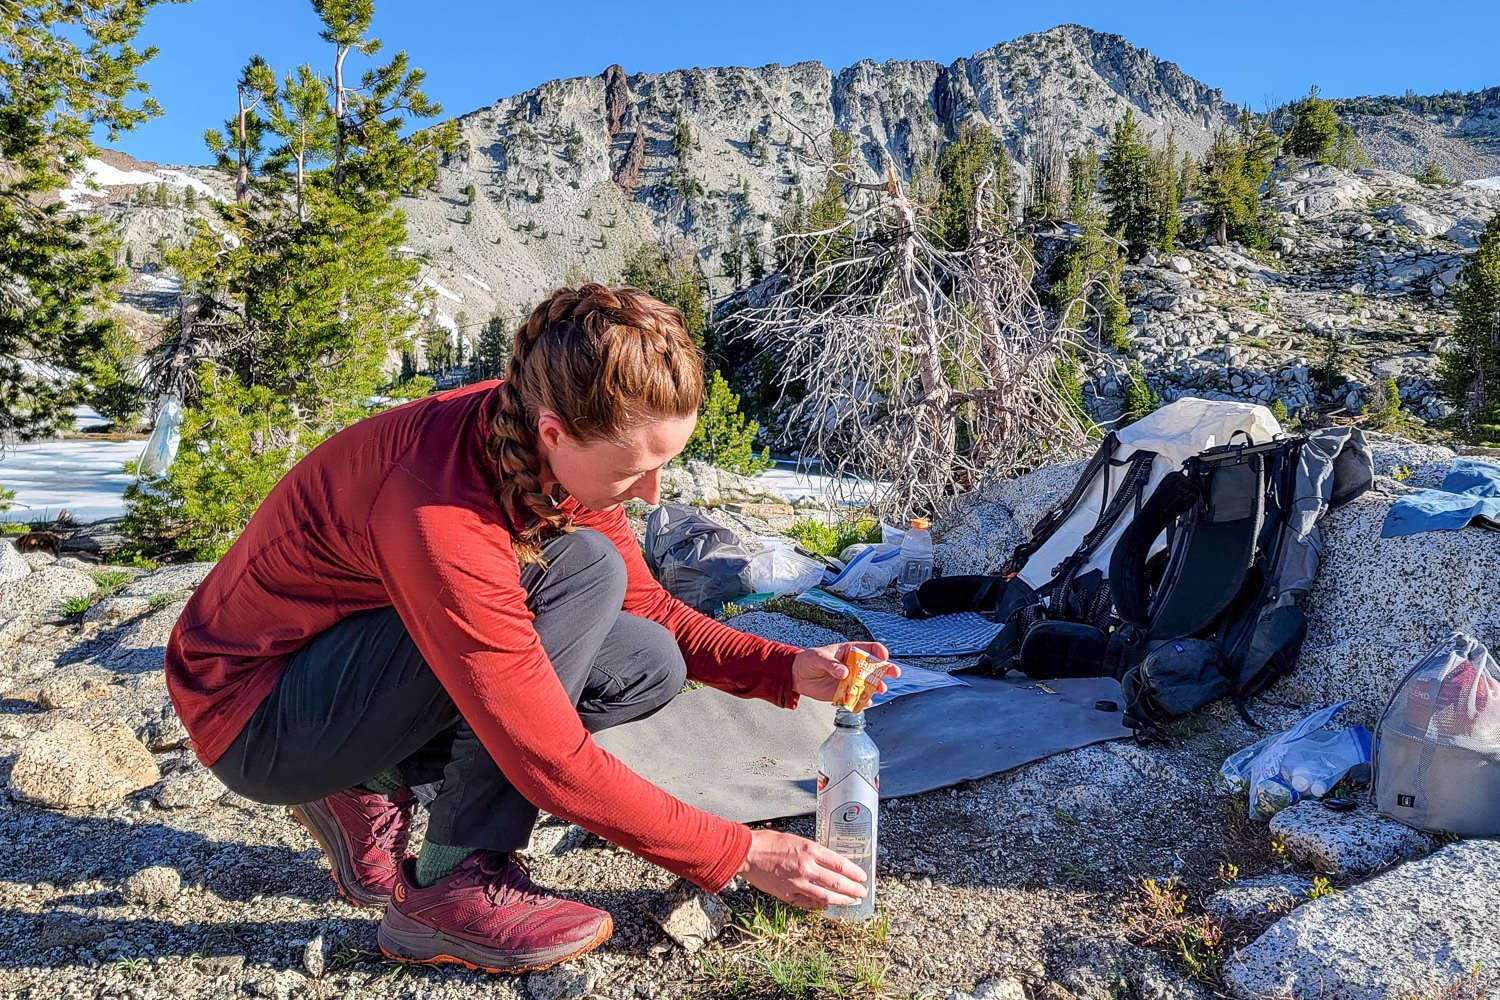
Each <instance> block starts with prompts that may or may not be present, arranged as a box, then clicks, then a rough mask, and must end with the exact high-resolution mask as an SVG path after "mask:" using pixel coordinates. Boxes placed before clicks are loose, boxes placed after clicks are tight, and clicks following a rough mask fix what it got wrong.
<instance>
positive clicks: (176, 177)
mask: <svg viewBox="0 0 1500 1000" xmlns="http://www.w3.org/2000/svg"><path fill="white" fill-rule="evenodd" d="M161 176H162V178H163V179H164V180H165V181H166V182H167V183H168V184H171V185H172V186H174V187H190V188H192V189H193V190H194V191H197V192H198V193H199V194H203V195H207V196H208V197H210V198H212V199H213V200H214V201H223V200H224V199H223V198H221V197H219V193H218V192H217V191H215V190H214V189H213V187H212V185H209V184H206V183H204V182H203V181H200V180H199V179H198V178H196V177H190V176H189V175H187V174H185V173H183V172H182V171H181V170H163V171H162V172H161Z"/></svg>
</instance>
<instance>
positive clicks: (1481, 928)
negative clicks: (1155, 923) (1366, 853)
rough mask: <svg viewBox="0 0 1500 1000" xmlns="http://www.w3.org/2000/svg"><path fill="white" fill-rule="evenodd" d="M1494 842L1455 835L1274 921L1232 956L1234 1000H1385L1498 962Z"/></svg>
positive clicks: (1431, 988)
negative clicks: (1456, 839) (1419, 856)
mask: <svg viewBox="0 0 1500 1000" xmlns="http://www.w3.org/2000/svg"><path fill="white" fill-rule="evenodd" d="M1496 914H1500V843H1497V842H1495V841H1481V840H1474V841H1465V842H1462V843H1457V844H1452V845H1450V846H1448V847H1445V848H1443V849H1442V850H1441V851H1438V852H1437V853H1436V854H1433V855H1432V856H1431V857H1429V858H1425V859H1423V860H1421V861H1412V862H1408V863H1407V864H1404V865H1401V866H1400V867H1398V868H1395V869H1393V870H1391V871H1389V872H1386V873H1385V874H1383V875H1380V876H1378V877H1376V878H1374V879H1371V880H1370V881H1368V882H1366V883H1364V884H1362V885H1358V886H1355V887H1353V888H1351V889H1347V890H1345V891H1344V892H1342V893H1340V894H1338V895H1334V896H1324V897H1322V898H1320V899H1317V900H1314V901H1313V902H1311V903H1309V904H1307V905H1306V906H1303V907H1301V908H1300V909H1298V910H1297V911H1296V912H1295V913H1293V914H1291V915H1290V916H1288V917H1285V918H1283V919H1281V920H1279V921H1277V922H1276V923H1275V924H1274V925H1272V926H1271V928H1270V929H1269V930H1267V931H1266V932H1265V933H1264V934H1262V935H1261V936H1260V937H1259V938H1257V939H1256V940H1255V941H1254V942H1253V943H1251V944H1250V945H1248V946H1247V947H1245V948H1242V949H1241V950H1240V951H1239V952H1237V953H1236V954H1235V955H1233V956H1232V957H1231V958H1230V959H1229V961H1228V963H1227V965H1226V967H1225V981H1226V982H1227V984H1228V986H1229V989H1230V991H1231V993H1232V995H1234V996H1235V997H1238V998H1240V1000H1264V998H1265V997H1273V996H1274V997H1295V998H1299V1000H1300V998H1303V997H1308V998H1311V997H1319V998H1325V1000H1334V998H1337V1000H1388V998H1395V997H1398V996H1402V995H1407V994H1409V993H1418V992H1419V993H1423V994H1427V995H1434V996H1435V995H1437V991H1438V990H1439V989H1440V988H1442V987H1445V986H1448V985H1451V984H1452V983H1454V982H1455V981H1457V980H1459V979H1461V978H1463V977H1466V976H1468V975H1469V974H1470V971H1471V970H1472V969H1473V968H1474V967H1476V966H1480V967H1482V968H1484V969H1486V970H1489V969H1494V968H1497V967H1500V934H1496V933H1495V915H1496Z"/></svg>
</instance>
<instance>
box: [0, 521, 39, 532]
mask: <svg viewBox="0 0 1500 1000" xmlns="http://www.w3.org/2000/svg"><path fill="white" fill-rule="evenodd" d="M30 530H31V525H29V524H27V523H26V522H25V521H6V522H4V523H0V533H3V534H6V535H24V534H26V533H27V532H28V531H30Z"/></svg>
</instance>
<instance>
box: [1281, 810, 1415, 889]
mask: <svg viewBox="0 0 1500 1000" xmlns="http://www.w3.org/2000/svg"><path fill="white" fill-rule="evenodd" d="M1271 833H1272V835H1273V836H1277V837H1280V838H1281V840H1282V842H1283V843H1285V844H1286V849H1287V851H1288V853H1290V854H1291V855H1292V857H1294V858H1296V859H1297V860H1299V861H1302V862H1305V863H1306V864H1310V865H1313V866H1314V867H1316V868H1318V869H1319V870H1321V871H1325V872H1328V873H1329V874H1331V875H1339V876H1342V877H1346V878H1347V877H1349V876H1354V875H1368V874H1369V873H1370V872H1374V871H1379V870H1380V869H1382V868H1385V867H1386V866H1388V865H1392V864H1395V863H1396V862H1398V861H1404V860H1405V859H1407V858H1411V857H1416V856H1420V855H1423V854H1426V853H1427V852H1428V851H1430V850H1431V849H1432V840H1431V838H1429V837H1428V836H1427V835H1426V834H1424V833H1421V832H1420V831H1418V830H1413V829H1412V828H1411V827H1409V826H1405V825H1403V824H1401V823H1397V822H1396V821H1395V820H1392V819H1386V818H1385V817H1384V816H1381V815H1380V814H1379V813H1377V812H1375V811H1374V810H1373V809H1371V808H1370V807H1369V806H1368V805H1366V806H1362V807H1361V808H1359V809H1356V810H1353V811H1351V812H1334V811H1332V810H1330V809H1324V808H1323V806H1322V805H1321V804H1319V803H1317V802H1313V801H1308V802H1299V803H1297V804H1296V805H1294V806H1292V807H1290V808H1288V809H1283V810H1281V812H1279V813H1277V814H1276V815H1275V816H1273V817H1271Z"/></svg>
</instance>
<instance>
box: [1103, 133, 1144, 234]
mask: <svg viewBox="0 0 1500 1000" xmlns="http://www.w3.org/2000/svg"><path fill="white" fill-rule="evenodd" d="M1101 173H1102V174H1103V178H1104V202H1105V204H1106V205H1108V206H1109V217H1108V220H1107V223H1106V224H1107V226H1108V228H1109V231H1110V232H1111V233H1113V234H1114V235H1116V236H1118V237H1119V238H1120V239H1121V240H1123V241H1124V242H1125V246H1126V248H1127V249H1128V250H1129V252H1130V253H1131V254H1132V255H1133V256H1140V255H1141V254H1143V253H1145V252H1146V250H1147V249H1149V248H1150V246H1151V245H1152V244H1153V243H1154V242H1155V241H1156V224H1157V213H1156V208H1155V206H1154V205H1153V203H1152V201H1153V199H1152V191H1151V181H1152V174H1153V170H1152V163H1151V147H1150V146H1149V145H1148V144H1147V143H1146V142H1145V141H1144V140H1142V138H1141V133H1140V126H1139V125H1137V124H1136V120H1135V112H1133V111H1130V110H1127V111H1126V112H1125V117H1124V118H1122V119H1121V120H1120V121H1119V123H1118V124H1116V125H1115V130H1114V134H1113V135H1112V136H1111V138H1110V142H1109V146H1108V147H1106V148H1105V151H1104V162H1103V166H1102V170H1101Z"/></svg>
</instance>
